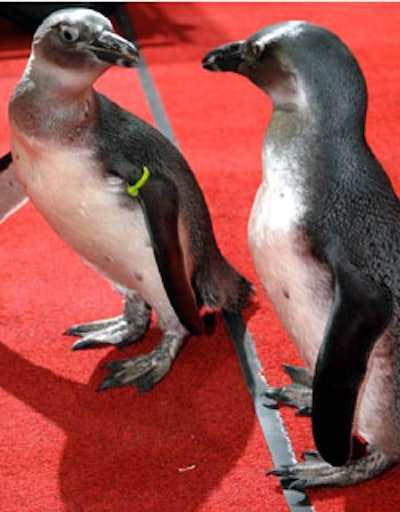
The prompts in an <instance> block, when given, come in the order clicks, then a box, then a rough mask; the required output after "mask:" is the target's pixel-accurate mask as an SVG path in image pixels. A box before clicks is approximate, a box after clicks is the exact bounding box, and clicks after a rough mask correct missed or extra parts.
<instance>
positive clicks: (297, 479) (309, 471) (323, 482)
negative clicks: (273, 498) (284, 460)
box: [267, 450, 394, 491]
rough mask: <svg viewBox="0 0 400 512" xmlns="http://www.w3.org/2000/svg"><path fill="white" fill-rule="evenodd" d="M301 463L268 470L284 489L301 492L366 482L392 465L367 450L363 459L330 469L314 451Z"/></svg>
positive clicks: (379, 452) (308, 452)
mask: <svg viewBox="0 0 400 512" xmlns="http://www.w3.org/2000/svg"><path fill="white" fill-rule="evenodd" d="M303 458H304V462H303V463H298V464H290V465H285V466H280V467H278V468H275V469H272V470H271V471H268V473H267V476H269V475H274V476H278V477H280V479H281V484H282V487H283V488H284V489H294V490H298V491H304V490H305V489H306V488H309V487H325V486H332V487H346V486H349V485H354V484H358V483H361V482H364V481H366V480H370V479H371V478H374V477H375V476H377V475H379V474H381V473H383V472H384V471H386V470H388V469H390V468H391V467H392V466H393V465H394V463H393V462H392V461H390V460H389V459H388V458H387V457H386V455H384V454H383V453H382V452H381V451H379V450H373V451H370V452H369V453H368V454H367V455H365V456H364V457H361V458H359V459H355V460H350V461H349V462H348V463H347V464H345V465H344V466H337V467H336V466H331V465H330V464H328V463H327V462H325V461H324V460H322V458H321V456H320V455H319V454H318V452H314V451H307V452H305V453H304V454H303Z"/></svg>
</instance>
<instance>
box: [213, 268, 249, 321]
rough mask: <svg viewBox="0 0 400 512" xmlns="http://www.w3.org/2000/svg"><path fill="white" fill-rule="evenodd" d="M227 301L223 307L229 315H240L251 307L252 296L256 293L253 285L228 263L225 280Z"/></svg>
mask: <svg viewBox="0 0 400 512" xmlns="http://www.w3.org/2000/svg"><path fill="white" fill-rule="evenodd" d="M222 284H223V288H224V291H225V301H224V303H223V304H221V307H222V308H223V309H225V310H226V311H228V312H229V313H235V314H239V313H240V312H241V311H243V309H246V308H247V307H248V306H250V303H251V299H252V296H253V295H254V293H255V290H254V287H253V284H252V283H251V282H250V281H248V280H247V279H246V278H245V277H244V276H242V274H240V273H239V272H238V271H237V270H236V269H235V268H233V267H232V266H231V265H230V264H229V263H228V262H226V268H225V275H224V279H223V283H222Z"/></svg>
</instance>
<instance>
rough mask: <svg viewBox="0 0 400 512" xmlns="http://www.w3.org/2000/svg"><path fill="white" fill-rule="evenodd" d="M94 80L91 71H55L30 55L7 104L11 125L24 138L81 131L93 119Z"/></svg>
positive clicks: (54, 135)
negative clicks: (26, 136)
mask: <svg viewBox="0 0 400 512" xmlns="http://www.w3.org/2000/svg"><path fill="white" fill-rule="evenodd" d="M95 78H96V77H93V71H91V72H90V73H89V72H85V71H84V70H83V72H78V73H74V72H73V70H63V69H60V68H57V69H56V67H55V66H54V65H53V64H49V63H47V62H45V61H40V62H38V61H37V60H36V59H35V57H34V55H32V56H31V57H30V59H29V61H28V64H27V67H26V69H25V72H24V74H23V76H22V79H21V81H20V82H19V84H18V85H17V88H16V90H15V92H14V94H13V96H12V98H11V100H10V116H11V119H12V122H14V123H16V124H17V125H18V127H19V129H20V130H22V131H24V132H25V133H26V134H27V135H34V136H37V137H40V136H44V137H49V138H52V139H53V138H61V139H62V138H63V137H65V134H66V133H71V131H74V130H75V131H76V130H78V131H80V130H82V129H84V128H85V127H86V126H87V125H88V124H89V123H90V122H91V121H92V120H93V119H94V117H95V112H96V101H95V91H94V90H93V87H92V83H93V81H94V79H95ZM68 138H70V137H68Z"/></svg>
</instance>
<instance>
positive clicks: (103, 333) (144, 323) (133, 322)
mask: <svg viewBox="0 0 400 512" xmlns="http://www.w3.org/2000/svg"><path fill="white" fill-rule="evenodd" d="M150 316H151V308H150V306H148V305H147V304H146V303H145V302H144V301H143V300H142V299H141V297H140V296H139V295H138V294H136V293H132V294H130V295H129V296H128V297H127V298H126V301H125V309H124V314H123V315H121V316H117V317H114V318H108V319H106V320H98V321H96V322H90V323H86V324H79V325H74V326H72V327H70V328H69V329H67V330H66V332H65V334H67V335H69V336H81V339H80V340H78V341H76V342H75V343H74V344H73V345H72V349H73V350H79V349H82V348H88V347H92V346H94V345H99V344H100V345H101V344H108V345H115V346H118V347H120V348H122V347H124V346H126V345H130V344H132V343H135V342H136V341H138V340H139V339H140V338H141V337H142V336H143V335H144V334H145V332H146V331H147V329H148V327H149V324H150Z"/></svg>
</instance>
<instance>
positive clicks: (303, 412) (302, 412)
mask: <svg viewBox="0 0 400 512" xmlns="http://www.w3.org/2000/svg"><path fill="white" fill-rule="evenodd" d="M311 413H312V408H311V407H310V406H308V405H303V406H302V407H299V410H298V411H296V413H295V416H306V417H308V418H309V417H311Z"/></svg>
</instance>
